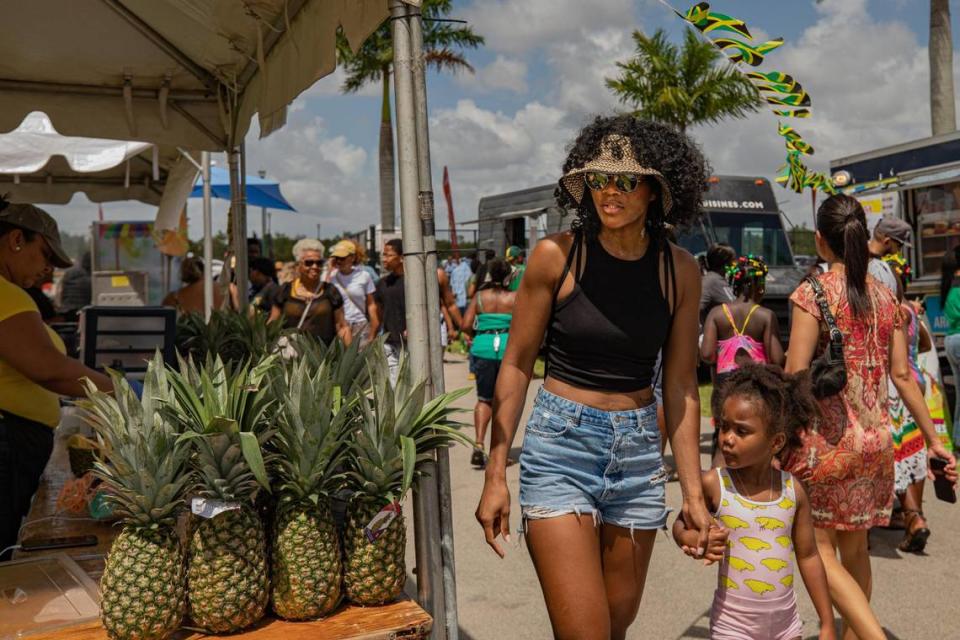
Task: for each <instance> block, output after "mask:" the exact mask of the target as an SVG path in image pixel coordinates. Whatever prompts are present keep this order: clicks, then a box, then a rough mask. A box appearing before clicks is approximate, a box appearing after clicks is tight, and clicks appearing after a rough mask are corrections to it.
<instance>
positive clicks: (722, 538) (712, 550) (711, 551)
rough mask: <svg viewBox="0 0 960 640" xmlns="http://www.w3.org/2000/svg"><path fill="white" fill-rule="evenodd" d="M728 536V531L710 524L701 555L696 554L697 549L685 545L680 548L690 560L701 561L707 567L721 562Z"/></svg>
mask: <svg viewBox="0 0 960 640" xmlns="http://www.w3.org/2000/svg"><path fill="white" fill-rule="evenodd" d="M729 536H730V531H729V530H727V529H725V528H723V527H721V526H720V525H718V524H712V525H710V529H709V530H708V531H707V544H706V547H705V548H704V552H703V553H697V551H698V550H697V549H694V548H693V547H688V546H687V545H682V546H681V547H680V548H681V549H683V552H684V553H685V554H687V555H688V556H690V557H691V558H696V559H697V560H700V559H702V560H703V564H704V566H707V565H711V564H713V563H714V562H720V561H721V560H723V553H724V551H725V550H726V548H727V538H728V537H729Z"/></svg>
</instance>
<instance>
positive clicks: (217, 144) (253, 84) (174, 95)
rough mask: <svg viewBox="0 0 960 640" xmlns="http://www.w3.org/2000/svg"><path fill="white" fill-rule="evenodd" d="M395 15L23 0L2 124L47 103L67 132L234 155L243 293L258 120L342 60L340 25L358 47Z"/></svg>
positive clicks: (355, 7) (294, 1) (298, 2)
mask: <svg viewBox="0 0 960 640" xmlns="http://www.w3.org/2000/svg"><path fill="white" fill-rule="evenodd" d="M404 2H407V3H409V4H414V5H419V4H420V0H404ZM388 14H389V0H242V1H241V0H34V1H31V2H15V3H12V6H10V7H5V11H4V37H3V38H0V132H5V131H10V130H12V129H14V128H16V127H17V126H18V125H19V124H20V123H21V122H22V121H23V119H24V118H25V117H26V115H27V114H28V113H30V112H31V111H42V112H44V113H46V114H47V115H48V116H50V120H51V121H52V122H53V124H54V126H55V127H56V129H57V130H58V131H59V132H60V133H62V134H63V135H67V136H81V137H87V138H111V139H117V140H140V141H143V142H149V143H153V144H157V145H160V146H161V147H174V148H176V147H180V148H185V149H191V150H198V151H227V153H228V159H229V164H230V170H231V171H230V172H231V177H232V178H233V184H234V186H235V188H232V189H231V192H232V193H233V194H234V201H233V202H232V204H231V208H232V210H233V212H234V213H235V214H236V215H234V216H233V217H232V219H233V222H234V224H233V245H234V250H235V252H236V256H237V263H236V267H237V285H238V287H239V288H240V290H245V289H246V279H247V259H246V215H245V214H246V204H245V202H244V195H243V191H244V190H243V185H242V184H241V182H242V175H243V167H242V166H241V165H242V164H243V158H242V143H243V139H244V136H245V135H246V133H247V129H248V128H249V126H250V120H251V118H252V117H253V115H254V114H259V117H260V131H261V135H264V136H265V135H268V134H269V133H270V132H272V131H274V130H276V129H278V128H279V127H281V126H283V124H284V122H285V121H286V108H287V105H288V104H290V102H291V101H292V100H293V99H294V98H296V97H297V96H298V95H299V94H300V93H301V92H303V91H304V90H306V89H307V88H308V87H310V86H311V85H312V84H313V83H314V82H315V81H316V80H318V79H319V78H322V77H323V76H325V75H327V74H329V73H331V72H332V71H333V70H334V69H335V68H336V34H337V29H338V28H342V29H343V33H344V35H345V36H346V37H347V40H348V41H349V43H350V45H351V46H352V47H354V48H357V47H359V46H360V44H361V43H362V42H363V41H364V39H366V38H367V36H369V35H370V34H371V33H373V31H374V30H376V28H377V27H379V26H380V24H381V23H382V22H383V21H384V20H385V19H386V18H387V16H388ZM175 222H176V221H175V220H168V219H160V220H158V228H161V229H162V228H163V227H162V225H165V224H167V225H170V226H169V227H168V228H172V227H173V226H174V225H175Z"/></svg>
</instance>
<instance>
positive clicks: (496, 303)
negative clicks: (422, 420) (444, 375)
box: [463, 259, 517, 469]
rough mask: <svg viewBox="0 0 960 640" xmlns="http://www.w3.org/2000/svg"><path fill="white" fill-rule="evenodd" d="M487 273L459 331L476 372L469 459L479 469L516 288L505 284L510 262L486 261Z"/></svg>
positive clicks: (491, 414)
mask: <svg viewBox="0 0 960 640" xmlns="http://www.w3.org/2000/svg"><path fill="white" fill-rule="evenodd" d="M487 273H488V274H489V276H490V280H489V281H488V282H485V283H484V284H482V285H480V288H479V290H478V291H477V295H475V296H474V297H473V299H472V300H471V301H470V305H469V306H468V307H467V313H466V316H464V319H463V332H464V333H465V334H466V335H467V336H468V339H470V340H471V344H470V355H471V356H472V357H473V359H474V370H475V371H476V376H477V377H476V380H477V404H476V407H474V410H473V425H474V427H475V429H476V432H477V439H476V445H475V446H474V450H473V456H472V457H471V459H470V463H471V464H472V465H474V466H475V467H478V468H481V469H482V468H483V467H484V466H485V465H486V455H485V454H484V442H485V440H486V434H487V426H488V425H489V424H490V420H491V418H492V417H493V391H494V387H496V384H497V374H498V373H499V372H500V363H501V362H502V361H503V354H504V353H505V352H506V350H507V339H508V338H509V337H510V336H509V331H510V320H511V318H512V317H513V307H514V304H515V303H516V300H517V294H516V292H515V291H511V290H510V289H509V288H508V285H507V282H508V281H509V280H510V266H509V265H508V264H507V263H506V262H505V261H503V260H500V259H495V260H492V261H490V262H488V263H487Z"/></svg>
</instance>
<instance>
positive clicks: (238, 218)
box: [226, 145, 249, 310]
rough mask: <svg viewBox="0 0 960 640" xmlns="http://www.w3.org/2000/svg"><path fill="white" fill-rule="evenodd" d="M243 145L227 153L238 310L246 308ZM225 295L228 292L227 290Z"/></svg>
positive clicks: (245, 217) (245, 213)
mask: <svg viewBox="0 0 960 640" xmlns="http://www.w3.org/2000/svg"><path fill="white" fill-rule="evenodd" d="M242 157H243V145H241V146H239V147H233V148H232V149H231V150H230V151H229V152H228V156H227V158H228V161H229V165H230V210H231V212H232V213H233V254H234V257H235V258H236V261H237V262H236V265H234V274H235V278H236V285H237V292H238V297H239V298H240V308H241V309H242V310H245V309H246V308H247V276H248V275H249V274H248V273H247V194H246V193H245V189H244V184H243V182H242V181H241V179H240V176H241V173H240V172H241V164H242V163H241V160H242ZM226 294H227V295H229V294H230V291H229V289H227V291H226Z"/></svg>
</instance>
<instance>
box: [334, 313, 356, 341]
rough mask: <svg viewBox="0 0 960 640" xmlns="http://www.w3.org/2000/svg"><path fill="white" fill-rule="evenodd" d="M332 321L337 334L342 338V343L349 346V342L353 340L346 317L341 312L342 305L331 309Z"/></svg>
mask: <svg viewBox="0 0 960 640" xmlns="http://www.w3.org/2000/svg"><path fill="white" fill-rule="evenodd" d="M333 322H334V324H335V325H336V327H337V335H338V336H339V337H340V339H341V340H343V344H345V345H347V346H350V343H351V342H353V331H351V330H350V325H349V324H347V317H346V315H345V314H344V313H343V307H340V308H339V309H334V310H333Z"/></svg>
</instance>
